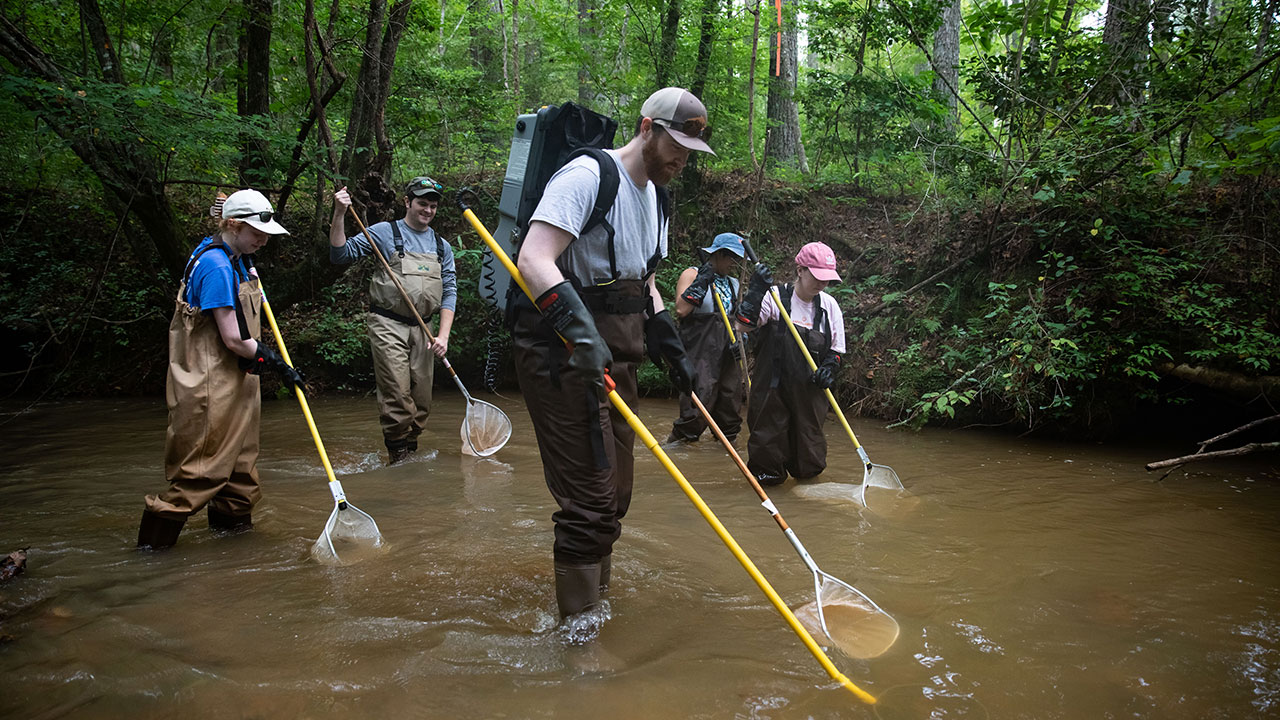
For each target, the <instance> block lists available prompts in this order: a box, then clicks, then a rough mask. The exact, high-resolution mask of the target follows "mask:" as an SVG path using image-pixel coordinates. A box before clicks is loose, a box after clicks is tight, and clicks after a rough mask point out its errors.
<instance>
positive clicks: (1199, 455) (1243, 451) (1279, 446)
mask: <svg viewBox="0 0 1280 720" xmlns="http://www.w3.org/2000/svg"><path fill="white" fill-rule="evenodd" d="M1276 420H1280V415H1271V416H1269V417H1264V418H1260V419H1258V420H1254V421H1253V422H1250V423H1245V424H1244V425H1241V426H1240V427H1238V428H1236V429H1234V430H1229V431H1227V432H1224V433H1222V434H1221V435H1215V436H1214V437H1211V438H1209V439H1208V440H1201V441H1200V442H1199V443H1197V444H1198V445H1199V446H1200V449H1199V450H1196V451H1195V452H1194V453H1192V454H1190V455H1183V456H1182V457H1176V458H1170V459H1168V460H1160V461H1158V462H1152V463H1147V464H1146V465H1145V467H1146V468H1147V470H1148V471H1150V470H1159V469H1160V468H1167V467H1177V466H1179V465H1183V464H1185V463H1189V462H1199V461H1201V460H1214V459H1217V458H1224V457H1236V456H1239V455H1248V454H1249V453H1255V452H1263V451H1267V450H1280V442H1261V443H1249V444H1248V445H1241V446H1240V447H1238V448H1233V449H1231V450H1214V451H1212V452H1205V448H1207V447H1209V446H1210V445H1212V444H1214V443H1216V442H1221V441H1222V440H1226V439H1227V438H1229V437H1231V436H1233V435H1239V434H1240V433H1242V432H1245V431H1246V430H1252V429H1254V428H1256V427H1258V426H1260V425H1265V424H1267V423H1269V422H1274V421H1276ZM1170 472H1172V471H1170ZM1168 474H1169V473H1165V476H1167V475H1168ZM1160 479H1161V480H1163V479H1164V476H1162V477H1161V478H1160Z"/></svg>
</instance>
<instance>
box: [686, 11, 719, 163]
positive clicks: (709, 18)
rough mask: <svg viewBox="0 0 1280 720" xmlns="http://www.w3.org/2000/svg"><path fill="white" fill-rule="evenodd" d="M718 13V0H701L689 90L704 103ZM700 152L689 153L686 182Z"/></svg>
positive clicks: (700, 156) (700, 154) (700, 157)
mask: <svg viewBox="0 0 1280 720" xmlns="http://www.w3.org/2000/svg"><path fill="white" fill-rule="evenodd" d="M719 14H720V0H702V12H701V15H702V22H701V24H700V26H699V30H698V59H697V61H696V62H694V65H693V82H692V83H691V84H690V86H689V91H690V92H692V93H693V94H694V95H696V96H698V99H699V100H702V102H703V103H704V104H705V103H706V101H707V99H706V98H705V97H703V93H704V92H706V89H707V74H708V73H710V72H711V50H712V48H713V47H714V44H715V32H716V16H718V15H719ZM701 159H702V153H689V162H688V164H687V165H685V167H684V173H683V177H684V179H685V181H686V182H688V181H695V182H696V179H697V178H698V177H700V175H699V174H698V161H699V160H701Z"/></svg>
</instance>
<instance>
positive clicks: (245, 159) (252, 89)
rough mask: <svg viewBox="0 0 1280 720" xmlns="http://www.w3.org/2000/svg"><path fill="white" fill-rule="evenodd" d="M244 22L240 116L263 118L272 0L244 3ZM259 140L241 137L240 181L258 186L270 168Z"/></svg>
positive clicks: (268, 75)
mask: <svg viewBox="0 0 1280 720" xmlns="http://www.w3.org/2000/svg"><path fill="white" fill-rule="evenodd" d="M244 9H245V19H244V22H243V24H242V25H241V28H240V61H241V64H240V71H241V72H240V91H239V92H237V94H236V99H237V101H238V102H237V111H238V112H239V115H240V117H242V118H245V119H250V118H253V117H261V118H266V117H267V115H268V113H269V112H270V105H271V12H272V8H271V0H244ZM267 153H268V147H267V143H266V141H265V140H263V139H262V138H254V137H252V136H251V135H248V134H242V135H241V137H240V168H239V170H240V182H241V184H243V185H247V186H253V185H260V184H262V183H263V182H264V181H265V180H266V179H267V173H268V172H269V168H270V167H271V163H270V160H269V158H268V155H267Z"/></svg>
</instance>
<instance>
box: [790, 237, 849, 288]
mask: <svg viewBox="0 0 1280 720" xmlns="http://www.w3.org/2000/svg"><path fill="white" fill-rule="evenodd" d="M796 265H797V266H798V267H807V268H809V272H811V273H813V276H814V277H816V278H818V279H819V280H826V281H827V282H831V281H832V280H835V281H837V282H839V280H840V274H839V273H837V272H836V254H835V252H833V251H832V250H831V248H829V247H827V246H826V245H824V244H823V243H820V242H811V243H809V244H808V245H805V246H804V247H802V248H800V252H798V253H796Z"/></svg>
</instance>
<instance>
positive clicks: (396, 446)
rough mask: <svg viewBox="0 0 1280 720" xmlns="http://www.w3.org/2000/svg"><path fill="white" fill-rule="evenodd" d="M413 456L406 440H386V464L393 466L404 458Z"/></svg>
mask: <svg viewBox="0 0 1280 720" xmlns="http://www.w3.org/2000/svg"><path fill="white" fill-rule="evenodd" d="M412 454H413V450H412V449H410V447H409V441H408V440H388V441H387V464H388V465H395V464H396V463H398V462H402V461H403V460H404V459H405V458H407V457H409V456H410V455H412Z"/></svg>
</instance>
